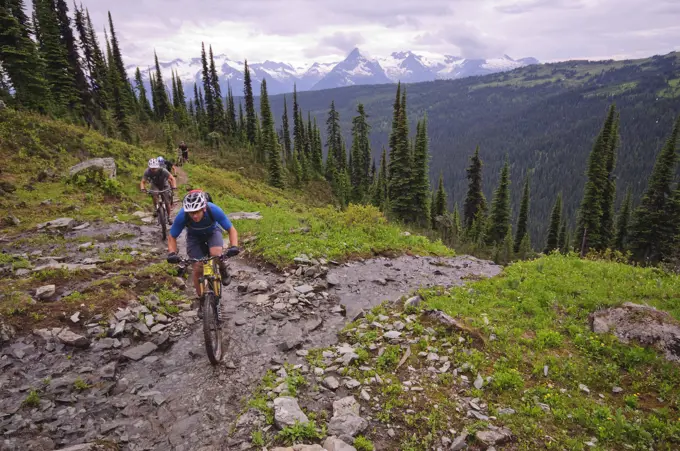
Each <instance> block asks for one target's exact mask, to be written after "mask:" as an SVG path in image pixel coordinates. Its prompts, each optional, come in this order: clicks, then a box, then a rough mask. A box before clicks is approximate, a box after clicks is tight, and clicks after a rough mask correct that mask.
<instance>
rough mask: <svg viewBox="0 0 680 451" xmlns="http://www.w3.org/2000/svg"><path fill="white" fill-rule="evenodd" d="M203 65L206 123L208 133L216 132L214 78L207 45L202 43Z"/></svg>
mask: <svg viewBox="0 0 680 451" xmlns="http://www.w3.org/2000/svg"><path fill="white" fill-rule="evenodd" d="M201 64H202V67H203V92H204V99H205V110H206V111H205V113H206V123H207V126H208V133H211V132H214V131H215V127H216V125H217V118H216V107H215V94H214V91H213V84H212V78H211V75H210V69H209V68H208V57H207V56H206V53H205V43H203V42H202V43H201Z"/></svg>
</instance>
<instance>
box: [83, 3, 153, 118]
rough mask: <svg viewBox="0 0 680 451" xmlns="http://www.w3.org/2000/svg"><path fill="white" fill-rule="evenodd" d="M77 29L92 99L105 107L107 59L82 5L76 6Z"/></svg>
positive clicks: (106, 97)
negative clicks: (105, 59)
mask: <svg viewBox="0 0 680 451" xmlns="http://www.w3.org/2000/svg"><path fill="white" fill-rule="evenodd" d="M76 29H77V30H78V35H79V38H80V46H81V48H82V50H83V56H84V58H85V67H86V69H87V82H88V84H89V87H90V92H91V93H92V101H93V102H94V104H95V105H96V106H97V108H99V109H102V108H103V109H105V108H106V105H107V99H108V96H107V93H106V80H107V73H106V70H107V68H106V61H104V54H103V53H102V51H101V49H100V47H99V43H98V41H97V36H96V34H95V32H94V28H93V27H92V20H91V19H90V13H89V12H87V13H83V10H82V7H81V8H80V9H78V8H76ZM147 114H148V111H147Z"/></svg>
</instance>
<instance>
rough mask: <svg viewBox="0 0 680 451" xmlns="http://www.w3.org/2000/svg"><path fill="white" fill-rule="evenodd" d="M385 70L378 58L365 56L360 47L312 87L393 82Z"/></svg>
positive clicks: (328, 87)
mask: <svg viewBox="0 0 680 451" xmlns="http://www.w3.org/2000/svg"><path fill="white" fill-rule="evenodd" d="M391 82H392V80H390V79H389V78H387V75H385V71H384V70H383V68H382V67H380V63H378V61H376V60H370V59H368V58H366V57H365V56H363V55H362V54H361V52H360V51H359V49H354V50H352V51H351V52H350V54H349V55H348V56H347V58H345V60H344V61H342V62H340V63H338V64H337V65H336V66H335V67H334V68H333V70H331V71H330V72H329V73H328V75H326V76H325V77H323V78H322V79H321V80H319V82H318V83H317V84H315V85H314V86H313V87H312V89H313V90H319V89H330V88H339V87H343V86H352V85H376V84H384V83H391Z"/></svg>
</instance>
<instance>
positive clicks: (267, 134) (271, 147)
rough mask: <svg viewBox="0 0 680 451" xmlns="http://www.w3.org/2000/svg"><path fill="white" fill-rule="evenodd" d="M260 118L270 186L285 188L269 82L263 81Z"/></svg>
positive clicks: (261, 143)
mask: <svg viewBox="0 0 680 451" xmlns="http://www.w3.org/2000/svg"><path fill="white" fill-rule="evenodd" d="M260 116H262V138H261V142H260V145H261V146H262V147H263V148H264V150H265V152H266V154H267V167H268V170H269V184H270V185H272V186H274V187H276V188H283V171H282V168H281V151H280V149H279V143H278V140H277V139H276V130H275V129H274V117H273V116H272V111H271V108H270V106H269V96H268V95H267V80H266V79H262V85H261V88H260Z"/></svg>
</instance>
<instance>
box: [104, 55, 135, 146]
mask: <svg viewBox="0 0 680 451" xmlns="http://www.w3.org/2000/svg"><path fill="white" fill-rule="evenodd" d="M106 52H107V53H106V56H107V60H108V61H109V62H110V65H109V68H108V70H107V73H108V75H109V81H108V84H109V86H111V103H112V104H113V118H114V119H115V121H116V126H117V128H118V132H119V133H120V135H121V137H122V138H123V140H125V141H126V142H130V141H132V132H131V130H130V122H129V118H128V113H127V112H128V107H127V97H126V96H125V86H124V84H123V81H122V80H121V79H120V74H119V73H118V71H117V70H116V68H115V66H114V64H115V60H114V57H113V53H112V50H111V45H110V44H109V43H108V42H107V45H106Z"/></svg>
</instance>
